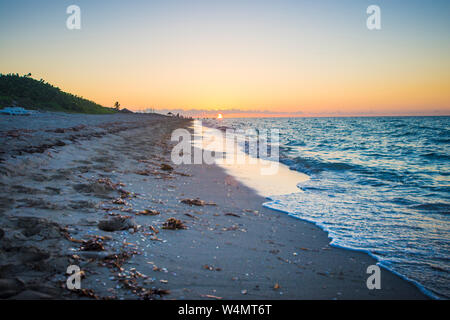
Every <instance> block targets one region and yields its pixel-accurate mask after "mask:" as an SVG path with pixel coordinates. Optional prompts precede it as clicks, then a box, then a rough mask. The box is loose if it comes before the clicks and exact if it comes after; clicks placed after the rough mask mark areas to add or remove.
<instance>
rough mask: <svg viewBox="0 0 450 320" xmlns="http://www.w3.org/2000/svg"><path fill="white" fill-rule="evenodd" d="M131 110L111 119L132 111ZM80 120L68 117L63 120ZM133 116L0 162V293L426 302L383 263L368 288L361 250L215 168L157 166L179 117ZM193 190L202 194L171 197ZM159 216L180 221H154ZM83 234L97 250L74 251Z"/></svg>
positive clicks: (165, 157)
mask: <svg viewBox="0 0 450 320" xmlns="http://www.w3.org/2000/svg"><path fill="white" fill-rule="evenodd" d="M96 117H99V116H96ZM133 117H134V116H116V117H115V118H117V119H134V120H136V121H141V120H142V119H140V120H139V119H138V118H137V117H139V116H136V117H134V118H133ZM88 118H89V117H88V116H80V117H77V118H75V117H74V118H71V119H69V120H68V122H69V123H70V125H68V126H67V127H66V129H67V128H72V127H76V126H77V125H79V124H80V123H75V122H76V121H80V119H81V120H82V121H81V122H85V120H83V119H88ZM104 119H106V118H104ZM147 119H148V120H147ZM145 120H146V121H144V122H146V123H141V125H139V126H138V125H136V126H134V125H133V126H131V125H130V126H129V128H128V129H127V128H124V130H117V131H115V132H106V133H105V134H104V135H103V134H102V135H98V132H96V131H97V130H96V129H94V130H93V131H92V132H91V131H89V132H90V133H89V134H87V136H89V135H90V136H89V137H88V138H87V137H85V138H86V139H84V138H80V139H79V140H77V141H70V139H69V138H68V137H67V141H66V140H64V139H62V140H63V141H64V142H65V145H61V146H56V147H54V146H52V147H50V148H49V149H48V150H47V149H46V150H45V151H43V152H42V153H33V154H23V155H16V158H15V159H14V158H11V159H9V160H8V159H7V160H4V161H2V162H0V172H1V173H2V181H1V184H0V198H2V199H1V204H2V207H1V209H2V212H1V213H2V214H1V215H0V217H1V218H0V219H1V221H0V225H1V228H2V229H3V231H4V236H2V238H3V239H0V255H1V256H2V261H4V262H8V264H9V266H8V265H7V264H5V263H2V265H1V266H0V280H8V281H9V285H8V288H9V289H8V290H9V291H8V293H5V290H4V289H3V287H1V286H0V294H1V295H2V298H13V299H21V298H26V297H30V296H31V297H34V298H39V297H41V298H63V299H79V298H81V299H84V298H111V299H142V298H147V299H161V298H163V299H219V298H223V299H289V300H290V299H428V297H426V296H424V295H423V294H422V293H421V292H420V291H419V290H418V289H417V288H416V287H415V286H414V285H413V284H411V283H409V282H407V281H406V280H404V279H401V278H400V277H399V276H396V275H395V274H393V273H391V272H390V271H387V270H384V269H382V271H381V273H382V275H381V279H382V289H381V290H373V291H370V290H368V289H367V287H366V279H367V277H368V276H369V275H367V274H366V272H365V271H366V268H367V266H368V265H372V264H375V263H374V262H375V260H374V259H373V258H371V257H369V256H368V255H367V254H366V253H361V252H352V251H350V250H345V249H340V248H335V247H332V246H330V245H329V238H328V236H327V234H326V233H325V232H323V231H322V230H320V229H319V228H317V226H316V225H313V224H312V223H310V222H306V221H303V220H300V219H292V217H290V216H288V215H287V214H285V213H281V212H277V211H275V210H271V209H267V208H264V207H263V206H262V204H263V203H264V202H265V199H264V198H263V197H261V196H260V195H258V194H257V193H256V192H255V191H254V190H252V189H250V188H248V187H246V186H245V185H242V184H241V183H240V182H238V181H237V180H236V179H235V178H234V177H232V176H230V175H228V174H227V173H226V172H225V171H224V170H223V169H221V168H219V167H218V166H215V165H211V166H208V165H181V166H173V170H165V169H163V168H164V167H163V164H169V165H172V164H171V163H170V151H171V144H170V143H169V142H168V141H169V140H170V133H171V131H172V130H173V129H175V128H178V127H181V126H186V125H187V121H182V120H179V119H178V120H177V119H170V118H166V117H156V118H152V117H151V116H149V117H147V118H146V119H145ZM0 121H1V120H0ZM49 121H51V119H50V120H49ZM71 121H72V122H74V123H72V122H71ZM44 123H45V121H44ZM69 123H68V124H69ZM27 125H28V124H27ZM40 126H41V128H37V129H36V130H38V131H39V130H40V129H44V127H45V126H44V127H42V124H40ZM116 126H118V127H117V128H116V129H118V128H119V127H121V125H119V124H116ZM107 127H108V128H109V129H111V126H110V125H108V126H107ZM45 129H47V128H45ZM86 129H87V130H92V127H90V126H88V128H83V129H80V130H81V132H82V133H83V132H85V130H86ZM41 131H42V132H44V131H45V130H40V131H39V132H41ZM63 131H65V130H63ZM66 133H67V132H66ZM82 133H78V134H82ZM42 134H43V135H44V136H45V135H46V134H45V133H42ZM61 134H63V133H61ZM36 136H37V137H39V135H38V134H36V135H35V136H34V137H36ZM51 136H53V133H51ZM64 137H65V136H64ZM49 138H51V137H49ZM8 139H9V140H8V143H9V144H8V146H11V145H14V144H15V143H17V144H18V145H22V144H23V143H24V141H18V140H17V141H16V140H15V139H20V138H17V137H14V136H11V137H8ZM30 139H33V137H30ZM25 140H26V138H25ZM15 141H16V142H15ZM7 151H8V150H6V152H7ZM5 172H6V174H5ZM56 189H58V190H56ZM122 196H123V197H122ZM196 198H199V199H201V200H203V201H205V203H203V204H202V205H200V206H190V205H188V204H185V203H182V202H181V200H183V199H196ZM118 199H122V201H119V200H118ZM212 203H214V205H213V204H212ZM145 210H147V211H148V212H147V213H145V214H144V213H142V212H144V211H145ZM149 210H150V211H149ZM152 210H154V211H155V212H158V214H156V213H155V214H154V215H153V214H152V212H153V211H152ZM117 215H120V216H124V217H125V216H126V218H124V219H125V220H127V221H131V222H130V223H134V225H133V224H131V225H130V226H132V227H131V228H127V229H124V230H118V231H113V232H111V231H103V230H99V227H98V226H99V221H103V220H105V219H106V220H109V219H112V218H113V217H115V216H117ZM30 217H31V218H34V219H31V220H30ZM171 217H174V218H176V219H179V220H181V221H182V222H183V223H184V225H185V226H186V227H187V229H185V230H166V229H164V228H163V226H164V222H165V221H166V220H167V219H168V218H171ZM36 219H44V220H45V221H43V220H36ZM30 221H31V222H30ZM37 222H38V223H39V226H40V228H39V230H34V229H33V228H32V226H33V225H36V223H37ZM32 229H33V230H32ZM58 232H61V234H62V235H58ZM63 234H65V236H63ZM92 239H94V240H95V241H97V242H100V244H101V245H102V246H103V247H104V250H99V251H83V250H81V249H80V248H82V247H83V246H86V245H87V241H89V240H92ZM73 240H76V241H75V242H74V241H73ZM80 241H81V242H80ZM83 241H84V242H83ZM12 244H14V245H13V246H12ZM90 244H92V242H91V243H90ZM5 246H9V247H11V246H12V247H14V248H17V250H16V249H14V250H16V251H13V253H12V254H11V252H9V251H6V247H5ZM27 247H28V248H30V247H34V248H36V249H33V250H31V251H32V252H31V251H30V250H25V249H24V248H27ZM3 257H5V259H3ZM24 260H25V261H26V262H23V261H24ZM19 264H22V266H21V267H20V268H11V265H13V266H18V265H19ZM69 264H77V265H79V266H80V267H81V269H82V270H83V271H84V278H83V279H82V288H83V289H85V290H84V291H83V290H82V291H78V292H76V293H74V292H70V291H69V290H67V289H66V288H64V281H65V279H66V277H67V276H66V274H65V271H66V268H67V266H68V265H69ZM38 279H46V280H45V283H36V280H38ZM41 282H42V281H41ZM2 283H3V282H2ZM11 288H12V289H11ZM2 290H3V291H2ZM141 290H143V291H141ZM168 291H170V293H169V292H168ZM24 292H25V293H27V294H28V296H27V295H26V294H25V293H24ZM142 292H144V293H145V294H144V293H142ZM11 293H14V294H12V295H9V294H11ZM21 294H22V296H20V295H21ZM18 295H19V296H18ZM33 295H34V296H33Z"/></svg>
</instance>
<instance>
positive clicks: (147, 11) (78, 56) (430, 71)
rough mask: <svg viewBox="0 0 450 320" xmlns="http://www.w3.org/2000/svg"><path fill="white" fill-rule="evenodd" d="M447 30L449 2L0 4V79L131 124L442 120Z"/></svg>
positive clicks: (447, 109) (449, 95)
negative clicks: (73, 10) (161, 115)
mask: <svg viewBox="0 0 450 320" xmlns="http://www.w3.org/2000/svg"><path fill="white" fill-rule="evenodd" d="M72 4H75V5H78V6H79V7H80V9H81V29H80V30H69V29H67V27H66V19H67V18H68V17H69V15H68V14H67V13H66V8H67V7H68V6H69V5H72ZM372 4H375V5H378V6H379V7H380V9H381V30H369V29H368V28H367V26H366V20H367V17H368V14H367V13H366V9H367V7H368V6H369V5H372ZM449 18H450V1H448V0H434V1H430V0H429V1H425V0H420V1H419V0H410V1H404V0H387V1H385V0H370V1H366V0H339V1H337V0H333V1H331V0H305V1H301V0H296V1H288V0H277V1H275V0H273V1H265V0H259V1H255V0H239V1H235V0H227V1H214V0H208V1H203V0H202V1H200V0H198V1H197V0H183V1H175V0H161V1H159V0H158V1H149V0H146V1H144V0H128V1H119V0H108V1H98V0H70V1H65V0H53V1H51V0H40V1H34V0H15V1H5V0H0V73H3V74H6V73H19V74H27V73H31V74H32V77H33V78H36V79H41V78H42V79H44V80H46V81H48V82H49V83H51V84H54V85H56V86H58V87H60V88H61V89H62V90H64V91H67V92H70V93H74V94H77V95H80V96H83V97H85V98H87V99H90V100H93V101H95V102H97V103H99V104H101V105H104V106H113V104H114V102H115V101H119V102H120V104H121V105H122V106H123V107H127V108H129V109H131V110H144V109H148V108H151V109H158V110H179V111H181V112H184V111H186V110H191V111H190V112H191V113H193V112H194V113H199V114H214V113H216V112H221V113H224V114H226V115H229V116H239V115H241V116H242V115H244V116H245V115H246V116H321V115H324V116H329V115H338V116H342V115H442V114H445V115H450V37H449V35H450V19H449Z"/></svg>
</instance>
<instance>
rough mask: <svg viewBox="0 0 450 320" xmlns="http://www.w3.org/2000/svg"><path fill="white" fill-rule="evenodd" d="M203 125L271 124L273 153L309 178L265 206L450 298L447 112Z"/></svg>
mask: <svg viewBox="0 0 450 320" xmlns="http://www.w3.org/2000/svg"><path fill="white" fill-rule="evenodd" d="M208 124H209V125H214V126H221V127H228V128H233V129H241V130H245V129H248V128H252V129H260V130H267V129H278V130H279V131H280V142H279V153H280V159H279V161H280V162H281V163H283V164H285V165H287V166H289V167H290V169H291V170H295V171H298V172H301V173H304V174H307V175H308V176H309V179H301V181H299V184H298V188H299V190H298V192H293V193H289V194H282V195H272V196H270V197H269V201H268V202H267V203H265V204H264V206H265V207H268V208H271V209H274V210H279V211H283V212H286V213H287V214H289V215H291V216H292V217H295V218H300V219H304V220H307V221H311V222H313V223H315V224H317V225H318V226H319V227H321V228H322V229H324V230H325V231H327V232H328V233H329V236H330V237H331V239H332V245H335V246H339V247H343V248H348V249H353V250H361V251H366V252H368V253H369V254H371V255H372V256H374V257H375V258H376V259H377V260H378V261H379V264H381V265H382V266H384V267H386V268H388V269H390V270H392V271H393V272H395V273H397V274H399V275H401V276H403V277H404V278H406V279H408V280H410V281H413V282H414V283H415V284H417V285H418V286H419V288H421V289H422V291H424V292H425V293H427V294H429V295H430V296H433V297H438V298H449V297H450V276H449V271H450V233H449V231H450V223H449V214H450V197H449V195H450V161H449V160H450V117H358V118H261V119H224V120H221V121H220V122H218V121H209V123H208ZM277 178H278V177H277V175H275V176H272V177H268V178H266V179H268V180H266V181H268V182H269V181H270V180H271V179H272V180H273V179H277Z"/></svg>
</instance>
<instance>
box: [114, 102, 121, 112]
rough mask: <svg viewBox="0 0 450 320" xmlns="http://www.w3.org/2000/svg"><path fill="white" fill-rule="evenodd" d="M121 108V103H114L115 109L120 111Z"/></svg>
mask: <svg viewBox="0 0 450 320" xmlns="http://www.w3.org/2000/svg"><path fill="white" fill-rule="evenodd" d="M119 107H120V103H119V102H118V101H116V103H114V109H116V110H117V111H119Z"/></svg>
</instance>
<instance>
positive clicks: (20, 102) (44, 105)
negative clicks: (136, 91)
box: [0, 73, 117, 114]
mask: <svg viewBox="0 0 450 320" xmlns="http://www.w3.org/2000/svg"><path fill="white" fill-rule="evenodd" d="M13 104H16V106H17V107H23V108H26V109H32V110H42V111H57V112H69V113H95V114H102V113H115V112H117V111H116V110H114V109H113V108H106V107H102V106H101V105H99V104H97V103H95V102H92V101H89V100H87V99H84V98H82V97H78V96H76V95H73V94H70V93H66V92H63V91H61V89H59V88H58V87H54V86H52V85H51V84H49V83H47V82H45V81H44V80H42V79H41V80H39V81H38V80H35V79H33V78H31V74H30V73H29V74H27V75H24V76H19V75H18V74H7V75H3V74H0V108H4V107H10V106H12V105H13Z"/></svg>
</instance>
